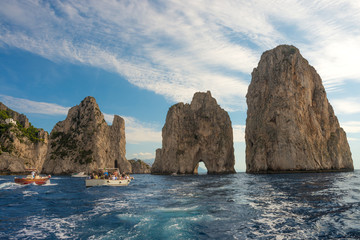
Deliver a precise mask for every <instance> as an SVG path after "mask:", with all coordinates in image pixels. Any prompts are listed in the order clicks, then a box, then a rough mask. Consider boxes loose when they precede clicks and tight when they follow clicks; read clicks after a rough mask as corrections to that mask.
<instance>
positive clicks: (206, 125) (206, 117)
mask: <svg viewBox="0 0 360 240" xmlns="http://www.w3.org/2000/svg"><path fill="white" fill-rule="evenodd" d="M162 137H163V141H162V149H157V150H156V158H155V162H154V164H153V166H152V168H151V173H153V174H172V173H178V174H194V173H195V174H196V173H197V168H198V164H199V162H201V161H202V162H204V164H205V166H206V168H207V170H208V173H214V174H218V173H234V172H235V170H234V164H235V158H234V148H233V132H232V126H231V121H230V118H229V115H228V114H227V112H226V111H225V110H223V109H222V108H220V106H219V105H218V104H217V102H216V100H215V99H214V98H213V97H212V96H211V93H210V92H207V93H200V92H198V93H195V95H194V97H193V100H192V102H191V104H190V105H189V104H184V103H178V104H176V105H173V106H172V107H171V108H170V109H169V111H168V114H167V117H166V123H165V125H164V127H163V130H162Z"/></svg>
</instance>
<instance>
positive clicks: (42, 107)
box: [0, 94, 70, 115]
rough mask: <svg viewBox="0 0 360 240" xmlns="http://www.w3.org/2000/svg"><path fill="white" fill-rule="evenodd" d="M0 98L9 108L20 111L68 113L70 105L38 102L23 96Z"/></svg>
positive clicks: (53, 113)
mask: <svg viewBox="0 0 360 240" xmlns="http://www.w3.org/2000/svg"><path fill="white" fill-rule="evenodd" d="M0 100H1V102H2V103H3V104H5V105H6V106H7V107H8V108H11V109H13V110H15V111H17V112H20V113H40V114H45V115H67V113H68V111H69V109H70V108H69V107H63V106H60V105H58V104H54V103H46V102H36V101H31V100H27V99H23V98H15V97H11V96H6V95H1V94H0Z"/></svg>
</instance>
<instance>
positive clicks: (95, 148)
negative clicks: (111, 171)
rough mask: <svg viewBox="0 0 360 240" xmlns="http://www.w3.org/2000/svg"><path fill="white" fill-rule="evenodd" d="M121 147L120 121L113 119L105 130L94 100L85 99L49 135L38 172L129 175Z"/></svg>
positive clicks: (124, 152)
mask: <svg viewBox="0 0 360 240" xmlns="http://www.w3.org/2000/svg"><path fill="white" fill-rule="evenodd" d="M125 143H126V140H125V121H124V119H122V118H121V117H119V116H117V115H115V116H114V120H113V124H112V126H109V125H108V124H107V123H106V121H105V119H104V115H103V114H102V113H101V111H100V109H99V106H98V105H97V103H96V100H95V98H93V97H86V98H85V99H84V100H83V101H82V102H81V103H80V105H78V106H75V107H72V108H71V109H70V110H69V112H68V115H67V117H66V119H65V120H64V121H61V122H58V123H57V124H56V125H55V127H54V128H53V130H52V131H51V133H50V138H49V149H48V152H47V157H46V160H45V162H44V165H43V169H42V170H43V171H42V172H44V173H51V174H69V173H73V172H80V171H92V170H97V169H98V168H104V167H118V168H120V171H121V172H127V173H130V172H131V164H130V163H129V162H128V161H127V159H126V158H125V154H126V150H125Z"/></svg>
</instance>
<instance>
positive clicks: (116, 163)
mask: <svg viewBox="0 0 360 240" xmlns="http://www.w3.org/2000/svg"><path fill="white" fill-rule="evenodd" d="M114 168H118V161H117V160H115V162H114Z"/></svg>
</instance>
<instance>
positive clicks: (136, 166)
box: [129, 159, 151, 174]
mask: <svg viewBox="0 0 360 240" xmlns="http://www.w3.org/2000/svg"><path fill="white" fill-rule="evenodd" d="M129 162H130V164H131V169H132V173H134V174H148V173H151V170H150V169H151V168H150V166H149V165H148V164H147V163H145V162H144V161H141V160H140V159H131V160H129Z"/></svg>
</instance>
